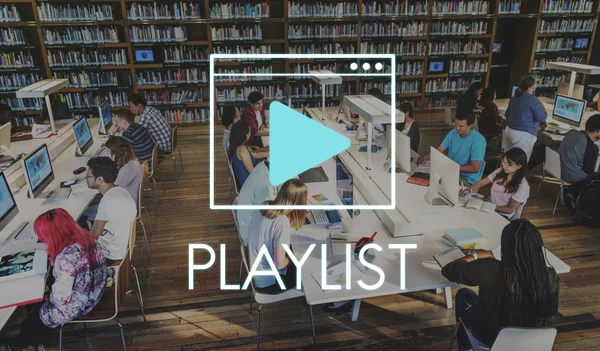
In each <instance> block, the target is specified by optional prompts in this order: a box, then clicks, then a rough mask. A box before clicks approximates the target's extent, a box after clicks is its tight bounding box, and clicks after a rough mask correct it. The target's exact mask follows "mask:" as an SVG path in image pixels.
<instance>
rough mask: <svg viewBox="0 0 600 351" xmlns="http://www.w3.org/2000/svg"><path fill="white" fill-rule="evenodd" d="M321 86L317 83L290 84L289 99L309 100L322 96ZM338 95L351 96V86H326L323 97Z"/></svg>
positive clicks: (344, 84) (346, 84) (345, 84)
mask: <svg viewBox="0 0 600 351" xmlns="http://www.w3.org/2000/svg"><path fill="white" fill-rule="evenodd" d="M321 89H322V86H321V85H320V84H317V83H306V84H291V85H290V97H291V98H292V99H310V98H320V97H322V96H323V93H322V90H321ZM340 95H352V85H350V84H348V83H343V84H341V85H326V86H325V96H326V97H330V98H331V97H334V96H340Z"/></svg>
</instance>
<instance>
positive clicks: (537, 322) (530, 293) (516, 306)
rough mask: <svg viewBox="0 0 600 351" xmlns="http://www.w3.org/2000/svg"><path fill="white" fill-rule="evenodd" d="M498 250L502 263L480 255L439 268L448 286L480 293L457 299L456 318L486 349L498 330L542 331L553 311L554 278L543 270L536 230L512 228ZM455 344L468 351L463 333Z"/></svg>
mask: <svg viewBox="0 0 600 351" xmlns="http://www.w3.org/2000/svg"><path fill="white" fill-rule="evenodd" d="M500 248H501V252H502V260H500V257H496V258H495V257H494V256H493V254H492V252H491V251H484V250H479V251H476V252H474V253H472V254H471V255H468V256H465V257H463V258H459V259H458V260H456V261H454V262H450V263H448V264H447V265H446V266H444V268H442V275H443V276H444V277H446V278H447V279H448V280H450V281H452V282H455V283H458V284H465V285H470V286H478V287H479V295H477V294H476V293H475V292H474V291H473V290H471V289H467V288H463V289H460V290H459V291H458V292H457V293H456V307H455V311H456V312H455V313H456V320H457V322H458V319H459V318H460V319H461V320H462V322H463V323H464V326H465V327H467V328H468V329H469V330H470V331H471V333H472V334H474V336H475V337H476V338H477V339H479V340H480V341H482V342H483V343H485V344H487V345H491V344H492V343H493V342H494V339H495V338H496V336H497V335H498V333H499V332H500V329H501V328H503V327H507V326H514V327H534V328H535V327H538V328H539V327H547V326H549V325H550V317H552V315H553V314H554V313H556V312H557V310H558V291H559V280H558V274H557V273H556V271H555V270H554V268H552V267H547V266H546V256H545V254H544V243H543V241H542V236H541V235H540V232H539V230H538V229H537V228H536V227H535V226H534V225H533V224H531V222H529V221H528V220H526V219H519V220H516V221H514V222H511V223H509V224H508V225H507V226H506V227H504V230H502V238H501V242H500ZM457 340H458V345H459V347H460V350H465V349H470V348H471V345H470V343H469V340H468V338H467V335H466V333H465V331H464V329H463V327H461V328H459V331H458V339H457Z"/></svg>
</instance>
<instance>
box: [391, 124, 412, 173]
mask: <svg viewBox="0 0 600 351" xmlns="http://www.w3.org/2000/svg"><path fill="white" fill-rule="evenodd" d="M394 129H395V128H394ZM395 131H396V168H399V169H400V172H404V173H408V174H410V173H411V172H412V166H411V160H410V158H411V155H412V154H411V149H410V137H409V136H408V135H405V134H404V133H402V131H399V130H397V129H395Z"/></svg>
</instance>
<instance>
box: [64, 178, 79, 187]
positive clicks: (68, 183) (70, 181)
mask: <svg viewBox="0 0 600 351" xmlns="http://www.w3.org/2000/svg"><path fill="white" fill-rule="evenodd" d="M75 183H77V179H73V178H71V179H69V180H67V181H65V182H64V183H63V185H64V186H71V185H73V184H75Z"/></svg>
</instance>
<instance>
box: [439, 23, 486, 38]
mask: <svg viewBox="0 0 600 351" xmlns="http://www.w3.org/2000/svg"><path fill="white" fill-rule="evenodd" d="M487 31H488V21H471V22H468V21H433V22H432V23H431V33H430V34H431V35H479V34H486V33H487Z"/></svg>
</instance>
